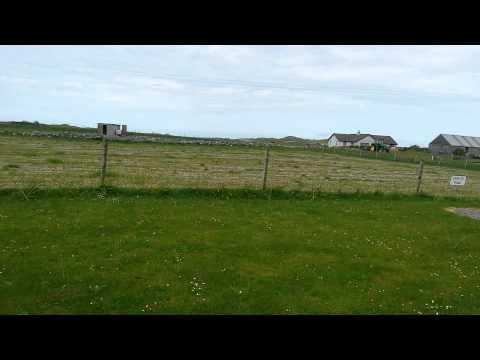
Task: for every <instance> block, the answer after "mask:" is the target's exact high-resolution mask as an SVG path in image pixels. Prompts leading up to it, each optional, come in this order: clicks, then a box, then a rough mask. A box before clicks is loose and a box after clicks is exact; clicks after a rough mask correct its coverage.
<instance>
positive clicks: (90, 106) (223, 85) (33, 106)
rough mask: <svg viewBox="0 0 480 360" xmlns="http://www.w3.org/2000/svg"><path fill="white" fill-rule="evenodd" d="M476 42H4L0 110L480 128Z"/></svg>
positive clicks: (46, 118)
mask: <svg viewBox="0 0 480 360" xmlns="http://www.w3.org/2000/svg"><path fill="white" fill-rule="evenodd" d="M479 75H480V46H237V45H235V46H0V121H9V120H16V121H19V120H27V121H40V122H45V123H51V124H53V123H68V124H73V125H78V126H96V123H97V122H113V123H125V124H127V125H128V127H129V130H139V131H154V132H160V133H171V134H176V135H193V136H228V137H259V136H274V137H283V136H288V135H293V136H299V137H304V138H310V139H320V138H326V137H328V136H329V135H330V134H331V133H332V132H347V133H355V132H357V131H361V132H365V133H373V134H380V135H391V136H393V137H394V138H395V139H396V140H397V141H398V142H399V143H400V144H401V145H412V144H419V145H428V143H429V142H430V141H431V140H433V138H434V137H436V136H437V135H438V134H439V133H453V134H462V135H473V136H480V119H479V116H478V114H479V110H480V76H479Z"/></svg>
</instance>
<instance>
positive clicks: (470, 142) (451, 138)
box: [429, 134, 480, 156]
mask: <svg viewBox="0 0 480 360" xmlns="http://www.w3.org/2000/svg"><path fill="white" fill-rule="evenodd" d="M429 148H430V151H431V152H432V154H433V155H441V154H448V155H451V154H453V153H454V151H455V150H457V149H460V150H462V151H464V152H465V154H466V155H467V156H480V137H474V136H463V135H449V134H440V135H438V136H437V137H436V138H435V139H434V140H433V141H432V142H431V143H430V145H429Z"/></svg>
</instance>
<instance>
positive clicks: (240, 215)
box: [0, 189, 480, 314]
mask: <svg viewBox="0 0 480 360" xmlns="http://www.w3.org/2000/svg"><path fill="white" fill-rule="evenodd" d="M0 202H1V204H2V205H1V207H0V313H1V314H96V313H102V314H478V313H479V312H480V302H479V298H480V280H479V279H480V272H479V271H480V269H479V266H480V242H479V241H478V240H479V239H480V222H478V221H475V220H472V219H469V218H464V217H459V216H456V215H454V214H451V213H449V212H447V211H445V210H444V208H446V207H450V206H469V207H479V206H480V201H478V200H466V199H463V200H462V199H456V200H455V199H450V200H448V199H443V200H442V199H434V198H431V197H426V196H410V197H408V196H393V195H392V196H388V195H383V196H380V195H373V194H372V195H338V194H330V195H328V194H319V195H318V196H317V197H315V199H314V200H312V198H311V194H310V193H304V194H297V195H295V194H293V195H292V194H291V193H290V194H288V193H281V192H278V191H276V192H273V193H272V195H270V199H269V198H268V196H267V195H266V194H264V193H261V192H258V193H254V192H252V191H250V192H242V191H240V190H238V191H231V192H228V191H223V192H215V191H211V192H207V191H199V192H194V191H181V190H179V191H177V192H172V193H165V192H152V193H146V192H145V191H144V190H143V191H138V192H135V191H133V190H128V191H127V190H124V191H122V190H119V189H117V190H113V191H111V192H107V193H101V192H98V191H96V190H93V189H92V190H89V191H84V192H82V193H79V192H75V190H69V191H66V190H64V191H58V190H57V191H56V192H55V191H54V192H43V193H42V192H40V193H37V194H36V195H35V196H34V198H32V199H31V200H25V198H24V197H22V196H21V195H20V194H19V193H18V191H9V192H3V193H0Z"/></svg>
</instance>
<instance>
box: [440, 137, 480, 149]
mask: <svg viewBox="0 0 480 360" xmlns="http://www.w3.org/2000/svg"><path fill="white" fill-rule="evenodd" d="M440 136H442V137H443V138H444V139H445V140H446V141H447V142H448V143H449V144H450V145H452V146H463V147H473V148H480V137H475V136H462V135H450V134H441V135H440Z"/></svg>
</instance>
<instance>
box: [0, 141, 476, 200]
mask: <svg viewBox="0 0 480 360" xmlns="http://www.w3.org/2000/svg"><path fill="white" fill-rule="evenodd" d="M270 154H271V156H270V163H269V170H268V183H267V186H268V187H269V188H281V189H287V190H304V191H323V192H337V191H342V192H356V191H361V192H375V191H380V192H386V193H388V192H402V193H412V192H415V190H416V170H417V165H416V164H414V163H406V162H401V161H397V162H395V161H387V160H375V159H367V158H364V157H360V156H352V155H350V156H345V155H344V154H342V153H338V154H336V153H326V152H323V151H321V150H318V149H316V150H314V149H310V150H309V149H293V148H274V149H272V150H271V152H270ZM388 155H389V156H391V154H388ZM101 158H102V144H101V143H100V142H99V141H95V140H71V139H51V138H41V137H21V136H0V188H15V187H27V186H38V187H41V188H58V187H64V188H74V187H86V186H87V187H91V186H97V185H98V184H99V175H100V165H101ZM263 164H264V150H263V149H261V148H255V147H241V146H207V145H179V144H148V143H120V142H111V143H110V145H109V164H108V175H107V183H108V184H109V185H113V186H117V187H128V188H185V187H187V188H209V189H212V188H253V189H255V188H256V189H258V188H261V186H262V179H263ZM471 166H473V165H471ZM453 175H467V176H468V178H469V180H468V183H467V186H465V187H461V188H452V187H451V186H450V185H449V180H450V178H451V176H453ZM422 190H423V191H425V192H427V193H430V194H433V195H440V196H443V195H448V196H468V197H472V196H478V195H480V171H478V170H474V169H461V168H460V169H458V168H452V167H447V166H434V165H426V166H425V172H424V181H423V185H422Z"/></svg>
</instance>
